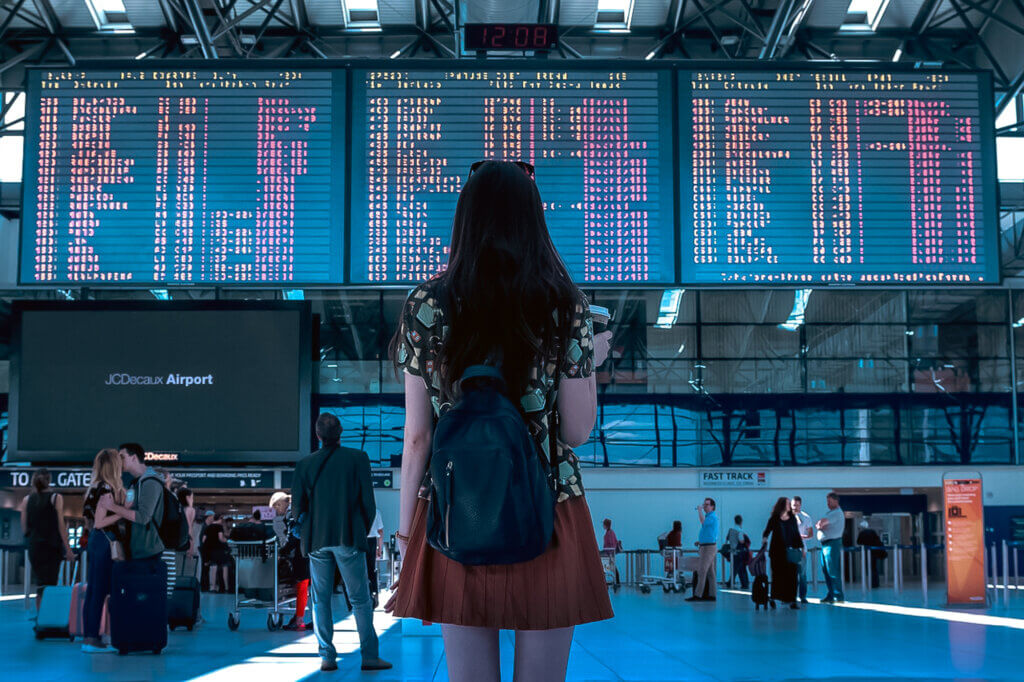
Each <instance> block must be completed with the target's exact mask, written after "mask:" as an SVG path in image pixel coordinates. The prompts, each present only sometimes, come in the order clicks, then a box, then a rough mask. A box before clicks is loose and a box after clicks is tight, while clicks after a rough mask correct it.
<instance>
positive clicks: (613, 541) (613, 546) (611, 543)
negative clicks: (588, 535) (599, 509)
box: [601, 519, 622, 585]
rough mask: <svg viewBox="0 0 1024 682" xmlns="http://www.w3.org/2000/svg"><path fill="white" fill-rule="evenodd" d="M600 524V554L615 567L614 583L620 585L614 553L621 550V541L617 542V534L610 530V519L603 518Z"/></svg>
mask: <svg viewBox="0 0 1024 682" xmlns="http://www.w3.org/2000/svg"><path fill="white" fill-rule="evenodd" d="M602 525H603V526H604V540H603V541H602V542H601V556H602V557H604V558H605V560H606V561H607V563H608V564H609V565H610V567H612V568H614V569H615V584H616V585H620V584H621V581H620V580H619V567H618V566H616V565H615V554H616V553H618V552H621V551H622V543H621V542H619V538H618V536H616V535H615V531H613V530H612V520H611V519H605V520H604V521H603V522H602Z"/></svg>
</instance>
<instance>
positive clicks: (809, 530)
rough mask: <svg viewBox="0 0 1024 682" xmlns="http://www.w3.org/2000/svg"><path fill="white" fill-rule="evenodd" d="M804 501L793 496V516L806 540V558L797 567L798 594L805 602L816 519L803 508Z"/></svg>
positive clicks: (803, 538)
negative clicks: (808, 566) (809, 558)
mask: <svg viewBox="0 0 1024 682" xmlns="http://www.w3.org/2000/svg"><path fill="white" fill-rule="evenodd" d="M803 508H804V501H803V498H801V497H800V496H799V495H794V496H793V516H794V517H795V518H796V525H797V527H798V528H799V529H800V538H801V539H802V540H803V541H804V558H803V559H802V560H801V561H800V566H798V567H797V574H796V584H797V594H798V595H799V597H800V601H801V602H803V603H804V604H806V603H807V561H808V557H809V556H810V557H812V558H813V555H809V554H808V553H809V551H810V549H811V543H812V542H813V536H814V519H812V518H811V515H810V514H808V513H807V512H805V511H804V510H803Z"/></svg>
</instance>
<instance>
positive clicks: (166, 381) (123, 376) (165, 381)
mask: <svg viewBox="0 0 1024 682" xmlns="http://www.w3.org/2000/svg"><path fill="white" fill-rule="evenodd" d="M103 383H104V385H106V386H182V387H184V388H188V387H189V386H213V375H212V374H207V375H206V376H193V375H190V374H174V373H172V374H168V375H167V376H162V375H161V376H144V375H136V374H128V373H126V372H119V373H116V374H111V375H110V376H108V377H107V380H106V381H104V382H103Z"/></svg>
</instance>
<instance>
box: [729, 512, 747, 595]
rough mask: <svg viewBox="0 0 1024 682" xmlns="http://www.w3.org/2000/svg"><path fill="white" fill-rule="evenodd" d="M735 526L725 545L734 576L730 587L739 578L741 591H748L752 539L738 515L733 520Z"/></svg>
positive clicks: (730, 530) (730, 578)
mask: <svg viewBox="0 0 1024 682" xmlns="http://www.w3.org/2000/svg"><path fill="white" fill-rule="evenodd" d="M733 522H734V523H735V525H734V526H733V527H732V528H730V529H729V532H728V533H726V535H725V544H726V545H727V546H728V547H729V554H730V555H731V556H730V557H729V560H730V561H731V562H732V575H731V576H729V587H732V583H733V580H734V579H735V578H736V577H737V576H739V579H740V589H743V590H745V589H747V588H748V587H749V585H750V579H749V578H748V577H747V564H748V563H749V562H750V537H749V536H748V535H747V533H746V531H744V530H743V517H742V516H740V515H739V514H737V515H736V516H735V517H734V518H733Z"/></svg>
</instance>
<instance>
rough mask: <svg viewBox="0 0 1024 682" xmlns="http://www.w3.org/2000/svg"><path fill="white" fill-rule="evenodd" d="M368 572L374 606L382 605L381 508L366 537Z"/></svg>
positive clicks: (382, 553)
mask: <svg viewBox="0 0 1024 682" xmlns="http://www.w3.org/2000/svg"><path fill="white" fill-rule="evenodd" d="M366 547H367V551H366V574H367V576H369V578H370V594H371V595H373V608H377V607H378V606H379V605H380V594H379V592H380V581H379V580H378V579H377V560H378V559H380V558H381V557H383V556H384V519H382V518H381V516H380V509H378V510H377V515H376V516H374V517H373V525H371V526H370V532H369V533H367V537H366Z"/></svg>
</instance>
